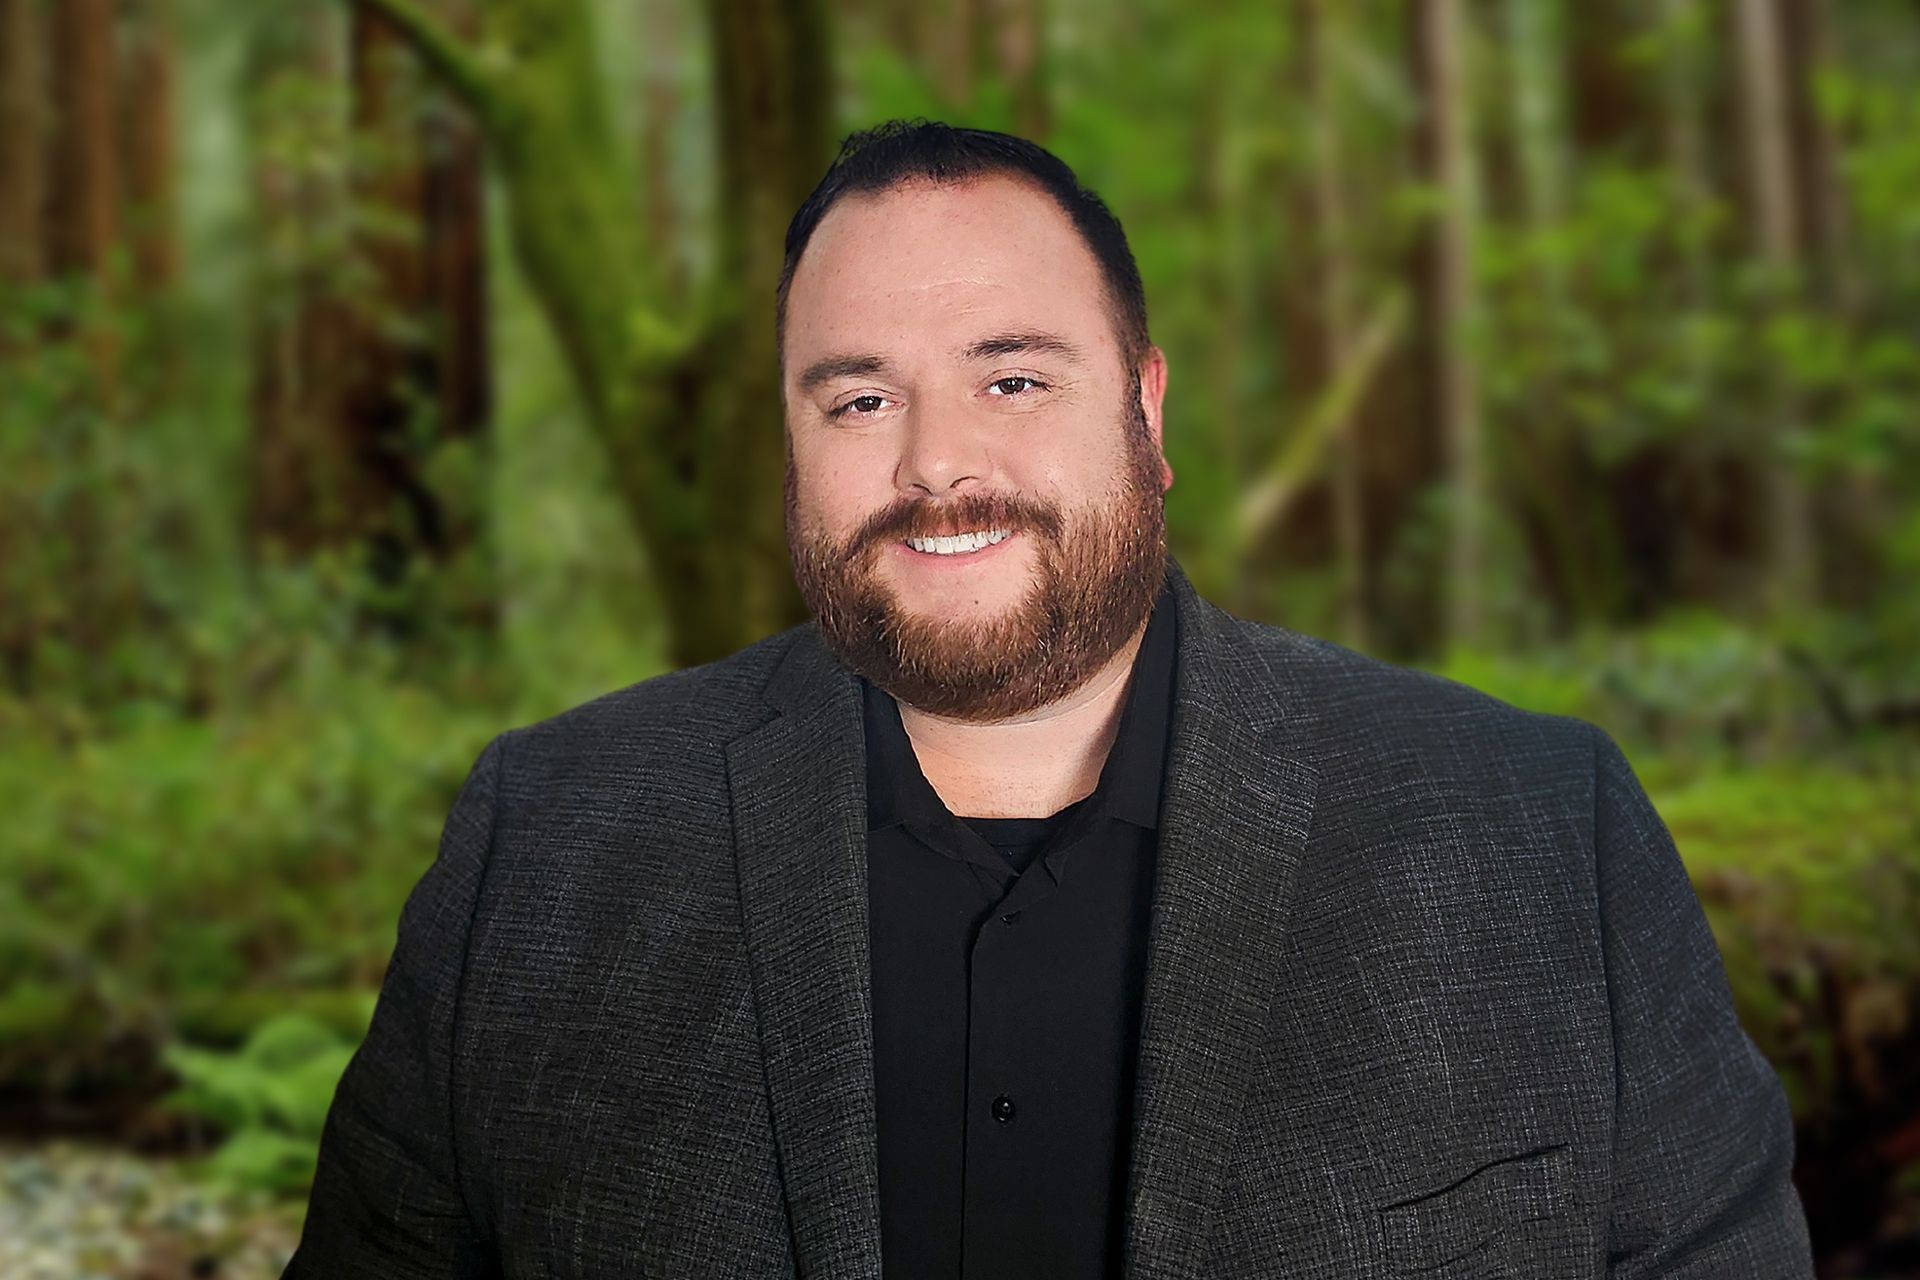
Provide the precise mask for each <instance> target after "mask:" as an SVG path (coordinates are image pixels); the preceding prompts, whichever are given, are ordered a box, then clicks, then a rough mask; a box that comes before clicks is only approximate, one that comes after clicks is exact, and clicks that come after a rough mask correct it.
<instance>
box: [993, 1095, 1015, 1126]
mask: <svg viewBox="0 0 1920 1280" xmlns="http://www.w3.org/2000/svg"><path fill="white" fill-rule="evenodd" d="M993 1118H994V1119H995V1120H998V1121H999V1122H1000V1123H1001V1124H1005V1123H1006V1122H1007V1121H1009V1120H1011V1119H1013V1099H1012V1098H1009V1097H1008V1096H1007V1095H1006V1094H1004V1093H1003V1094H1001V1095H1000V1096H999V1097H997V1098H995V1099H994V1100H993Z"/></svg>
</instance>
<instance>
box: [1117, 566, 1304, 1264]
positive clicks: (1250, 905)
mask: <svg viewBox="0 0 1920 1280" xmlns="http://www.w3.org/2000/svg"><path fill="white" fill-rule="evenodd" d="M1170 576H1171V577H1172V578H1173V583H1174V588H1175V594H1176V597H1177V599H1178V600H1179V603H1180V660H1179V665H1178V668H1177V670H1176V672H1175V678H1174V706H1173V723H1172V726H1171V729H1170V733H1171V738H1170V740H1169V743H1168V749H1167V780H1166V790H1165V792H1164V794H1163V804H1162V807H1161V821H1160V838H1159V845H1158V850H1157V855H1156V861H1155V868H1154V888H1153V902H1152V907H1151V910H1150V916H1149V925H1148V935H1147V975H1146V991H1145V995H1144V1005H1143V1008H1142V1012H1141V1027H1140V1048H1139V1065H1138V1075H1137V1080H1136V1083H1135V1088H1134V1116H1133V1130H1132V1143H1133V1145H1132V1157H1131V1164H1130V1168H1129V1171H1128V1182H1127V1192H1128V1222H1127V1250H1126V1253H1127V1256H1126V1264H1125V1274H1126V1276H1128V1277H1129V1280H1147V1278H1148V1277H1153V1278H1155V1280H1158V1278H1160V1277H1176V1276H1178V1277H1191V1276H1200V1275H1202V1274H1203V1271H1202V1267H1203V1266H1204V1264H1205V1261H1206V1249H1207V1246H1208V1244H1209V1242H1210V1240H1211V1239H1212V1236H1213V1231H1212V1223H1213V1215H1214V1212H1215V1210H1216V1209H1217V1207H1218V1205H1219V1203H1220V1198H1221V1195H1222V1193H1223V1191H1224V1190H1225V1187H1224V1181H1225V1177H1226V1172H1227V1163H1228V1160H1229V1158H1230V1156H1231V1154H1232V1152H1233V1149H1234V1140H1235V1136H1236V1134H1237V1132H1238V1130H1239V1124H1240V1117H1241V1111H1242V1103H1243V1102H1244V1100H1245V1097H1246V1093H1247V1089H1248V1086H1249V1084H1250V1082H1251V1080H1252V1076H1253V1071H1254V1058H1255V1055H1256V1054H1257V1053H1258V1052H1259V1048H1260V1042H1261V1040H1262V1037H1263V1035H1264V1033H1265V1030H1266V1025H1267V1015H1268V1011H1269V1009H1270V1007H1271V1006H1272V1004H1273V1000H1274V996H1275V988H1276V982H1277V975H1278V973H1279V971H1280V969H1281V964H1280V955H1281V952H1282V949H1283V947H1284V945H1285V941H1286V933H1287V920H1288V915H1289V913H1290V911H1291V910H1292V906H1293V899H1294V887H1295V882H1296V877H1297V872H1298V870H1299V867H1300V861H1301V856H1302V851H1303V849H1304V847H1305V844H1306V839H1307V832H1308V828H1309V825H1310V823H1311V820H1312V816H1313V804H1314V796H1315V793H1316V791H1317V789H1318V783H1319V773H1318V771H1317V770H1316V769H1315V767H1314V765H1313V763H1312V760H1311V755H1310V751H1311V743H1312V740H1313V737H1312V734H1311V731H1310V726H1309V724H1308V721H1307V719H1306V715H1305V712H1306V710H1307V708H1306V707H1305V706H1304V704H1303V703H1302V702H1301V701H1300V699H1299V698H1298V696H1297V694H1296V691H1295V688H1294V686H1293V685H1292V683H1290V682H1289V680H1288V673H1286V672H1284V671H1276V670H1274V669H1273V665H1272V664H1271V663H1270V662H1268V661H1267V660H1266V659H1265V658H1263V657H1262V655H1261V654H1260V652H1259V651H1258V650H1256V649H1255V648H1254V646H1253V644H1252V643H1251V642H1250V641H1249V640H1248V639H1247V638H1246V636H1245V635H1244V634H1243V632H1242V631H1241V630H1240V626H1241V624H1240V623H1239V622H1238V621H1237V620H1236V619H1234V618H1233V617H1232V616H1230V615H1228V614H1226V613H1225V612H1223V611H1221V610H1220V609H1218V608H1216V607H1215V606H1214V605H1212V604H1210V603H1208V602H1207V601H1205V600H1203V599H1201V598H1200V597H1199V596H1198V595H1197V594H1196V593H1195V591H1194V589H1193V586H1192V584H1191V583H1189V582H1188V581H1187V578H1186V576H1185V574H1184V573H1182V572H1181V571H1180V569H1179V567H1178V565H1177V564H1176V565H1174V566H1173V567H1172V569H1171V570H1170Z"/></svg>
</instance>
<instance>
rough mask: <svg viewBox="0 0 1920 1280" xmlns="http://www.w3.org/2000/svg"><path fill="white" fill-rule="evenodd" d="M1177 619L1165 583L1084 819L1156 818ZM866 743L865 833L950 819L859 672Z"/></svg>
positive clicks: (889, 712)
mask: <svg viewBox="0 0 1920 1280" xmlns="http://www.w3.org/2000/svg"><path fill="white" fill-rule="evenodd" d="M1178 632H1179V618H1178V608H1177V605H1176V603H1175V597H1174V593H1173V589H1172V587H1171V586H1170V585H1169V586H1165V587H1162V588H1161V591H1160V595H1159V597H1158V598H1157V599H1156V600H1155V601H1154V606H1153V613H1152V616H1151V617H1150V618H1149V619H1148V621H1147V629H1146V634H1145V635H1144V636H1142V637H1141V640H1140V649H1139V652H1138V653H1136V654H1135V655H1134V662H1133V674H1132V682H1131V684H1130V685H1129V687H1128V690H1127V697H1126V702H1125V705H1124V706H1123V708H1122V710H1121V713H1120V727H1119V731H1118V733H1117V735H1116V736H1115V738H1114V742H1113V747H1112V749H1111V750H1109V751H1108V753H1107V761H1106V764H1105V765H1104V766H1103V767H1102V768H1101V771H1100V782H1099V785H1098V786H1097V787H1096V788H1095V790H1094V793H1093V795H1092V796H1090V797H1089V798H1088V800H1087V804H1086V808H1087V809H1088V810H1090V812H1089V814H1088V815H1087V818H1088V820H1089V821H1093V820H1097V819H1098V818H1099V817H1101V816H1111V817H1115V818H1119V819H1121V820H1122V821H1124V822H1129V823H1132V824H1133V825H1134V826H1137V827H1144V828H1147V829H1149V830H1151V829H1153V828H1155V827H1157V826H1158V825H1159V821H1160V788H1161V781H1162V779H1163V777H1164V775H1165V766H1166V749H1167V722H1168V720H1169V718H1170V715H1171V712H1172V703H1173V678H1174V662H1175V656H1176V654H1177V652H1178V648H1179V646H1178ZM860 684H861V688H862V690H863V698H864V707H865V716H866V740H867V830H869V831H878V830H880V829H882V828H883V827H890V826H894V825H896V824H899V823H907V824H909V825H915V826H919V827H921V828H923V829H924V828H929V827H938V826H942V825H944V824H946V823H950V822H952V821H953V815H952V814H951V813H950V812H949V811H948V809H947V806H946V804H945V802H944V801H942V800H941V799H940V796H939V793H938V792H936V791H935V790H934V789H933V784H932V783H930V782H928V781H927V778H926V775H925V774H924V773H923V772H921V769H920V762H919V759H918V758H917V757H916V756H915V755H914V754H913V743H912V741H911V739H909V738H908V737H907V731H906V727H905V726H904V725H903V724H902V723H901V721H900V706H899V704H898V703H897V702H895V701H894V699H893V697H892V695H890V694H888V693H887V692H886V691H885V690H883V689H881V688H879V687H877V686H876V685H874V683H873V682H872V681H870V680H868V679H867V678H866V677H864V676H862V677H861V678H860Z"/></svg>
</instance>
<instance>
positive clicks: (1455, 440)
mask: <svg viewBox="0 0 1920 1280" xmlns="http://www.w3.org/2000/svg"><path fill="white" fill-rule="evenodd" d="M1461 21H1462V20H1461V13H1460V7H1459V4H1458V0H1419V12H1418V30H1417V37H1418V38H1417V40H1416V42H1415V48H1416V56H1417V61H1418V68H1417V69H1418V78H1419V83H1420V87H1421V98H1422V102H1423V105H1424V108H1425V116H1426V138H1427V162H1428V167H1427V178H1428V181H1429V182H1430V183H1431V184H1432V186H1433V188H1434V190H1435V192H1436V194H1437V197H1438V200H1439V205H1440V207H1439V209H1438V211H1437V212H1436V213H1435V215H1434V217H1433V220H1432V234H1433V236H1434V240H1435V245H1434V257H1433V279H1432V282H1431V298H1432V310H1431V317H1432V320H1433V323H1434V335H1435V339H1436V342H1437V346H1438V349H1437V351H1436V355H1435V359H1436V368H1435V373H1436V385H1437V386H1438V388H1439V393H1440V394H1439V398H1438V403H1437V405H1436V408H1437V410H1438V419H1439V421H1438V424H1437V425H1438V428H1439V434H1440V437H1441V439H1442V441H1443V442H1444V447H1445V450H1446V472H1447V483H1448V485H1449V487H1450V489H1451V501H1452V520H1451V524H1450V528H1449V537H1448V545H1447V565H1446V599H1447V639H1448V643H1449V644H1450V645H1471V644H1474V643H1475V642H1477V641H1478V640H1479V639H1480V638H1481V633H1482V627H1483V624H1484V617H1483V613H1484V604H1483V591H1482V584H1483V582H1484V579H1485V574H1486V566H1485V560H1486V557H1485V553H1484V550H1483V543H1484V534H1483V531H1482V524H1483V520H1484V509H1485V482H1484V480H1483V478H1482V472H1483V462H1482V457H1481V454H1482V443H1481V420H1480V392H1479V383H1478V377H1477V371H1476V369H1475V367H1474V357H1473V351H1472V347H1471V345H1470V334H1471V332H1472V330H1473V327H1474V325H1475V324H1476V323H1477V321H1478V315H1477V311H1478V302H1477V298H1476V290H1475V286H1474V280H1473V262H1474V237H1475V223H1476V220H1477V217H1478V214H1477V209H1476V205H1477V195H1476V191H1475V179H1474V173H1473V155H1472V151H1471V146H1472V142H1471V133H1470V128H1469V123H1468V102H1469V99H1468V93H1467V82H1466V71H1465V66H1464V52H1465V40H1464V38H1463V35H1462V30H1461Z"/></svg>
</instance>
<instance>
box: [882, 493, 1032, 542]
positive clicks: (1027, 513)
mask: <svg viewBox="0 0 1920 1280" xmlns="http://www.w3.org/2000/svg"><path fill="white" fill-rule="evenodd" d="M978 529H1005V530H1008V531H1009V532H1013V533H1018V532H1020V531H1021V530H1036V531H1038V532H1040V533H1044V534H1049V535H1052V536H1055V537H1057V536H1058V535H1059V532H1060V517H1059V515H1058V513H1056V512H1054V511H1053V510H1052V509H1051V508H1046V507H1038V506H1036V505H1034V504H1031V503H1027V502H1023V501H1019V500H1017V499H1014V498H1012V497H1010V496H1008V495H1005V494H969V495H967V496H966V497H964V498H955V499H953V500H952V501H949V502H938V503H934V502H927V501H924V500H921V501H908V502H904V503H895V504H893V505H892V506H889V507H887V508H885V509H884V510H882V511H879V512H877V513H876V514H875V515H874V516H873V517H872V518H870V519H869V520H868V521H867V522H866V524H865V525H864V526H863V527H862V529H861V531H860V533H859V534H858V535H856V537H855V539H854V545H855V546H864V545H868V544H871V543H876V542H895V541H900V540H902V539H906V538H950V537H953V536H954V535H956V534H961V533H971V532H973V531H975V530H978Z"/></svg>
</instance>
